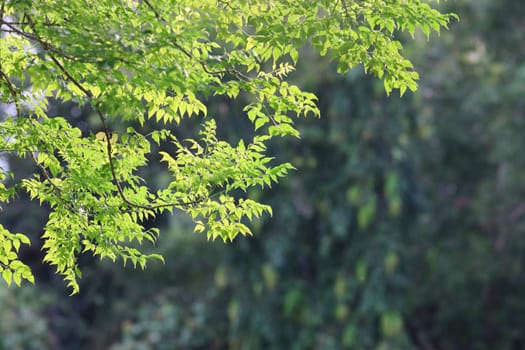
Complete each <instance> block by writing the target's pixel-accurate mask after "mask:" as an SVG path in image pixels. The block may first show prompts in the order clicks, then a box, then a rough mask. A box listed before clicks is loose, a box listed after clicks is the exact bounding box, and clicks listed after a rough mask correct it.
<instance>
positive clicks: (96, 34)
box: [0, 0, 452, 293]
mask: <svg viewBox="0 0 525 350" xmlns="http://www.w3.org/2000/svg"><path fill="white" fill-rule="evenodd" d="M451 17H452V15H449V14H441V13H440V12H438V11H437V10H435V9H433V8H431V7H430V6H429V4H428V3H427V2H425V1H422V0H366V1H351V2H350V1H346V0H339V1H334V0H330V1H329V0H316V1H299V2H291V1H287V0H279V1H270V2H268V1H257V0H254V1H244V0H231V1H227V0H225V1H221V0H213V1H212V0H204V1H203V0H183V1H181V0H176V1H173V0H172V1H165V0H142V1H133V0H128V1H116V0H101V1H96V2H89V1H81V0H40V1H30V0H2V1H0V21H1V22H0V25H1V27H0V57H1V61H0V62H1V63H0V64H1V66H0V102H1V103H3V104H5V105H7V106H12V110H13V113H7V112H5V111H6V110H7V109H4V112H2V113H3V114H2V120H1V123H2V124H1V128H0V132H1V140H0V150H1V151H2V152H3V153H4V154H9V155H10V156H16V157H29V158H31V159H32V160H33V161H34V163H35V164H36V169H37V171H35V173H34V174H32V175H31V176H29V177H26V178H23V179H20V181H17V183H16V184H15V185H13V186H5V185H3V184H2V185H0V200H1V201H2V202H8V201H10V200H11V199H12V197H13V196H14V195H15V194H16V193H17V191H25V192H27V193H28V194H29V195H30V197H31V198H33V199H37V200H38V201H40V203H42V204H45V205H47V206H49V207H50V208H51V213H50V215H49V218H48V221H47V224H46V225H45V228H44V233H43V235H42V239H43V241H44V244H43V248H44V249H45V251H46V254H45V258H44V260H45V261H47V262H49V263H50V264H52V265H55V266H56V269H57V272H58V273H60V274H62V275H63V276H64V279H65V280H66V281H67V282H68V285H69V286H70V287H71V288H72V291H73V293H75V292H78V283H77V278H79V277H80V275H81V272H80V270H79V268H78V264H77V258H78V256H79V255H80V254H82V253H84V252H91V253H92V254H94V255H96V256H99V257H100V258H110V259H112V260H116V259H117V258H121V259H123V261H124V263H126V262H127V261H130V262H131V263H132V264H133V265H139V266H141V267H144V266H145V265H146V262H147V261H148V259H151V258H157V259H161V260H162V257H161V256H160V255H157V254H151V255H147V254H144V253H142V252H140V251H139V250H138V249H136V248H135V247H134V244H135V243H136V242H138V243H139V244H140V243H142V242H143V241H144V240H147V241H151V242H154V241H155V239H156V237H157V235H158V230H156V229H149V230H146V229H145V228H144V221H145V220H147V219H150V218H153V217H156V216H158V215H160V214H162V213H163V212H166V211H173V210H180V211H183V212H186V213H187V214H189V216H191V218H192V219H193V220H194V222H195V231H197V232H201V231H206V232H207V235H208V237H209V238H212V239H214V238H217V237H220V238H222V239H223V240H224V241H227V240H233V239H234V238H235V237H236V236H237V235H238V234H239V233H241V234H242V235H250V234H251V231H250V228H249V227H248V226H247V223H248V222H249V221H250V220H252V219H253V218H256V217H260V216H261V215H263V214H264V213H269V214H271V208H270V207H269V206H268V205H265V204H262V203H259V202H257V201H255V200H253V199H250V198H249V197H248V196H247V192H248V190H249V189H250V188H253V187H257V186H260V187H267V186H270V185H271V184H272V183H275V182H277V181H278V179H279V178H281V177H283V176H285V175H286V173H287V172H288V171H289V170H290V169H292V168H293V167H292V166H291V165H290V164H289V163H282V164H279V163H278V162H276V161H275V160H273V159H272V158H271V157H269V156H268V155H267V154H266V153H267V152H266V147H267V144H268V142H269V141H270V140H271V139H272V138H275V137H283V136H295V137H299V132H298V131H297V130H296V129H295V128H294V123H293V118H294V117H298V116H306V115H309V114H311V115H314V116H318V115H319V110H318V108H317V106H316V96H315V95H314V94H312V93H310V92H307V91H303V90H301V88H299V87H298V86H295V85H293V84H291V83H290V82H289V81H287V76H288V75H289V73H290V72H292V71H293V70H294V65H295V64H296V63H297V61H298V60H299V58H300V57H299V56H300V55H299V49H300V48H301V47H302V46H304V45H305V44H307V43H310V44H311V45H312V46H313V47H314V48H315V49H316V50H318V51H319V52H320V53H321V54H322V55H325V54H329V55H330V56H331V57H332V58H333V59H334V60H335V61H336V62H337V65H338V72H339V73H341V74H342V73H345V72H347V71H348V70H350V69H351V68H353V67H355V66H357V65H362V66H363V67H364V69H365V71H367V72H369V73H371V74H373V75H375V76H377V77H378V78H381V79H383V81H384V86H385V90H386V92H387V93H390V92H391V91H392V90H393V89H399V90H400V93H401V94H403V93H404V92H405V91H406V90H407V89H410V90H415V89H416V87H417V85H416V80H417V78H418V75H417V73H416V72H415V71H414V70H413V67H412V64H411V63H410V61H409V60H407V59H406V58H405V57H404V56H403V55H402V45H401V43H400V41H399V40H398V39H396V37H397V35H398V34H399V33H400V32H408V33H410V34H412V35H413V34H414V32H415V30H416V29H417V28H419V29H421V30H422V31H423V33H425V34H426V35H427V36H428V35H429V34H430V32H431V31H436V32H439V30H440V28H442V27H445V26H446V25H447V23H448V22H449V20H450V19H451ZM212 96H222V97H224V98H227V99H242V100H243V101H246V103H245V106H244V112H245V114H246V117H247V118H248V119H249V121H250V122H251V123H252V124H253V130H254V133H253V137H252V138H251V139H249V140H239V141H238V142H235V143H229V142H226V141H223V140H220V139H219V137H218V136H217V133H216V129H217V122H216V121H215V119H214V116H213V115H209V114H208V113H207V109H206V101H207V99H209V98H211V97H212ZM50 99H54V100H58V101H74V102H75V103H78V105H89V106H90V108H91V109H92V110H93V112H94V113H95V114H96V115H97V118H98V121H97V122H96V123H94V125H92V126H91V129H90V130H89V131H87V132H86V131H82V130H80V129H79V128H77V127H73V126H72V125H71V124H70V122H68V120H67V119H66V118H65V117H66V116H63V117H62V116H55V117H49V116H48V115H47V113H46V110H47V105H48V102H49V100H50ZM197 117H198V118H204V120H203V122H202V129H201V131H200V132H199V133H198V135H197V136H196V137H195V138H194V139H184V140H180V139H179V138H178V137H177V136H176V129H177V126H179V125H180V123H182V122H183V119H187V118H197ZM152 121H154V122H157V127H156V129H154V130H153V131H150V132H147V131H146V129H145V128H144V125H145V124H146V123H150V122H152ZM161 150H162V151H161ZM153 151H155V152H157V154H156V155H155V154H151V153H152V152H153ZM151 161H160V162H162V163H163V164H165V166H166V167H167V170H168V171H169V172H170V174H171V180H170V182H169V184H168V185H167V186H166V188H161V189H153V188H151V187H149V186H148V184H146V183H145V182H144V181H143V179H142V178H141V177H140V176H139V170H140V168H141V167H145V166H148V164H149V162H151ZM1 175H2V177H3V178H4V179H5V178H8V177H14V178H15V179H18V177H17V174H11V173H10V171H9V169H2V172H1ZM0 243H1V244H0V271H2V277H3V279H4V280H5V281H6V282H7V283H8V284H10V283H11V281H12V280H14V282H15V283H16V284H18V285H19V284H20V283H21V281H22V280H23V279H26V280H29V281H30V282H32V281H33V277H32V274H31V271H30V269H29V267H28V266H27V265H25V264H24V263H23V262H21V261H20V260H19V258H18V251H19V248H20V245H21V244H28V243H29V239H28V237H27V236H26V235H24V234H21V233H11V232H9V231H8V230H6V229H5V228H3V227H0Z"/></svg>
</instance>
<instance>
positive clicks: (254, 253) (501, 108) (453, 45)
mask: <svg viewBox="0 0 525 350" xmlns="http://www.w3.org/2000/svg"><path fill="white" fill-rule="evenodd" d="M446 5H447V7H446V9H445V10H451V11H455V12H457V13H458V14H459V16H460V18H461V20H460V22H459V23H454V24H453V25H452V26H451V29H450V31H448V32H443V33H441V35H440V36H439V37H437V36H433V37H432V38H431V40H430V41H427V39H426V38H425V37H423V36H420V35H418V36H417V37H416V40H415V41H413V40H407V41H406V51H407V53H408V55H409V56H410V57H412V58H413V59H414V62H415V64H416V67H417V69H418V71H419V72H420V74H421V85H420V88H419V91H418V92H417V93H416V94H412V95H410V94H407V95H406V96H405V97H403V98H402V99H401V98H399V97H397V96H395V94H394V95H393V96H390V97H388V98H387V97H385V93H384V90H383V88H382V83H381V82H379V81H377V80H374V79H371V78H368V77H366V76H365V75H364V74H363V72H362V71H361V70H359V69H356V70H354V71H351V72H350V73H348V74H347V75H345V76H338V75H337V74H336V73H335V67H334V66H333V65H332V64H330V63H329V62H327V60H326V59H321V58H318V57H317V56H315V55H313V54H311V53H310V52H309V51H308V49H305V50H304V52H303V58H302V61H300V66H299V67H298V70H297V71H296V72H295V73H294V74H293V80H295V81H296V83H298V84H300V85H301V86H302V87H304V88H306V89H309V90H311V91H314V92H315V93H316V94H317V95H318V96H319V100H320V102H319V103H320V107H321V110H322V118H321V119H313V118H311V119H301V120H298V121H297V125H298V126H299V128H300V130H301V133H302V138H301V140H293V139H287V140H282V142H275V143H274V144H272V146H271V152H272V154H273V155H275V156H276V157H277V158H278V159H279V160H285V161H286V160H291V162H292V163H293V164H294V165H295V166H296V167H297V170H296V171H294V172H293V173H292V174H291V175H290V176H289V177H288V178H287V179H286V180H284V181H282V182H281V183H280V184H279V185H278V186H274V188H272V189H271V190H267V191H264V192H253V193H251V194H250V195H251V196H253V197H258V198H261V199H262V200H263V201H264V202H267V203H269V204H271V205H272V206H273V208H274V217H273V218H271V219H265V220H263V221H261V222H257V223H255V225H254V231H255V232H256V234H255V236H254V237H252V238H248V239H246V238H238V239H237V240H236V241H235V242H234V243H233V244H228V245H224V244H223V243H222V242H207V241H206V238H205V236H204V235H195V234H192V233H191V226H190V224H189V222H188V221H187V219H185V218H184V217H181V216H178V215H175V216H174V217H165V218H162V220H161V222H160V225H162V226H163V229H162V235H161V238H160V240H159V242H158V245H157V246H156V247H154V248H152V249H155V250H156V251H160V252H162V253H163V254H164V256H165V258H166V264H165V265H161V264H152V265H150V266H149V267H148V269H147V270H146V271H136V270H133V269H130V268H123V267H122V266H121V265H119V264H111V263H108V262H105V261H102V262H100V261H98V260H95V259H93V258H91V257H89V256H85V257H82V258H81V266H82V270H83V273H84V276H83V278H82V280H81V293H80V294H79V295H76V296H73V297H68V296H67V295H68V294H69V291H68V290H67V289H66V288H65V284H64V283H63V281H61V279H60V277H59V276H57V275H55V274H54V272H53V270H52V269H51V268H50V267H48V266H45V265H41V264H40V260H41V258H42V252H41V251H40V247H39V241H38V236H39V234H40V230H41V227H42V225H43V223H44V222H45V218H46V215H47V214H46V208H39V207H38V205H37V204H35V203H29V202H28V201H26V200H25V199H24V198H23V196H21V197H20V198H18V200H17V201H16V202H15V203H13V204H11V205H9V206H6V207H5V208H4V210H3V211H2V213H1V215H0V220H1V222H2V224H4V225H6V227H8V228H9V229H11V230H13V231H16V232H26V233H28V234H30V235H31V237H32V243H33V244H32V247H31V248H30V249H26V250H25V251H24V253H23V260H24V261H26V262H28V263H29V264H31V266H32V267H33V269H34V271H35V274H36V277H37V285H36V287H33V286H24V287H23V288H21V289H16V288H7V287H5V285H3V284H2V285H0V349H9V350H13V349H14V350H16V349H57V350H60V349H112V350H124V349H128V350H131V349H136V350H139V349H159V350H160V349H248V350H251V349H365V350H368V349H381V350H383V349H384V350H386V349H392V350H394V349H421V350H434V349H435V350H438V349H442V350H456V349H457V350H461V349H467V350H468V349H473V350H474V349H475V350H478V349H479V350H482V349H483V350H484V349H487V350H493V349H524V348H525V292H524V290H525V273H524V272H525V271H524V267H525V256H524V253H525V250H524V249H525V156H523V155H522V152H523V150H524V149H525V97H524V96H525V4H523V3H522V2H521V1H517V0H499V1H485V0H484V1H481V0H458V1H449V2H448V3H447V4H446ZM407 39H408V38H407ZM240 108H241V105H240V104H239V105H231V104H229V103H227V102H226V101H222V100H217V101H210V105H209V107H208V109H209V111H210V114H214V115H217V116H218V118H217V119H218V124H219V130H220V132H221V133H222V134H223V136H224V137H226V138H229V139H231V140H236V139H238V138H239V137H242V136H243V135H246V133H248V132H249V130H250V129H249V128H248V127H247V126H248V124H247V123H245V122H244V121H242V122H240V120H241V118H242V117H241V116H240V114H241V113H240ZM50 114H51V115H70V120H71V122H72V123H75V124H78V125H79V127H81V128H87V126H88V125H89V122H90V118H92V116H90V112H89V111H88V110H79V109H78V108H77V107H75V106H73V105H58V104H56V105H55V106H53V107H52V108H51V110H50ZM198 122H199V121H194V122H193V123H194V124H196V123H198ZM190 124H191V122H190V123H188V122H187V123H186V124H185V126H184V127H183V128H181V129H179V130H181V131H178V132H181V133H184V132H186V131H185V130H186V129H189V130H191V125H190ZM147 127H153V126H151V125H150V126H147ZM10 166H11V170H14V171H15V173H18V172H21V174H24V172H28V171H32V170H31V169H29V168H28V167H29V166H30V165H29V164H26V163H25V162H20V161H15V160H12V161H11V162H10ZM144 176H146V177H148V178H150V179H151V181H153V182H156V183H158V184H162V183H163V182H165V181H166V179H165V177H164V176H166V175H164V174H162V172H161V171H160V169H154V168H151V169H148V170H147V171H145V173H144Z"/></svg>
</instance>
